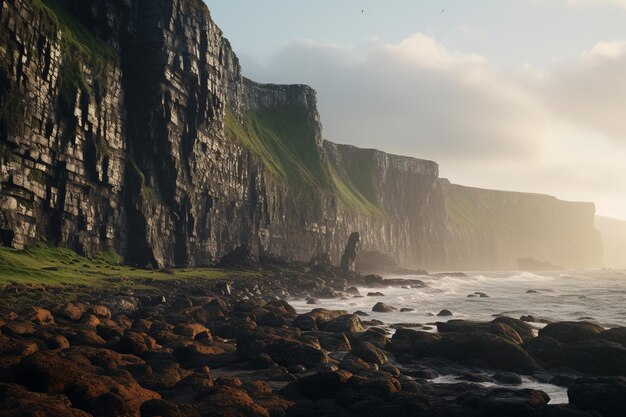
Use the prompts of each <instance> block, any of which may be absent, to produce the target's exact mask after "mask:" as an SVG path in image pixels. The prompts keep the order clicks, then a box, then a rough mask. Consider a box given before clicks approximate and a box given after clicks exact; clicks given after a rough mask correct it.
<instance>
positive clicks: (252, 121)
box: [226, 107, 331, 189]
mask: <svg viewBox="0 0 626 417" xmlns="http://www.w3.org/2000/svg"><path fill="white" fill-rule="evenodd" d="M242 116H243V117H242V123H240V122H239V121H238V120H237V119H236V117H235V116H234V115H233V113H232V112H231V111H227V113H226V132H227V133H228V134H230V135H231V136H232V137H234V138H236V139H237V140H239V141H240V142H241V143H242V144H243V145H244V146H245V147H246V148H248V149H249V150H250V151H252V152H253V153H254V154H256V155H257V156H259V157H260V158H261V160H262V161H263V163H264V165H265V166H266V167H267V168H268V169H269V171H270V172H271V173H272V174H274V175H276V176H278V177H280V178H283V179H285V180H287V181H288V182H289V183H291V184H308V185H311V186H314V187H316V188H319V189H328V188H329V187H330V185H331V182H330V178H329V176H328V172H327V170H326V169H325V166H324V164H323V163H322V160H321V158H320V152H319V150H318V148H317V146H316V144H315V130H314V127H313V126H311V123H310V121H309V117H308V113H307V110H306V109H305V108H302V107H281V108H276V109H271V110H263V111H255V112H250V111H244V112H243V115H242Z"/></svg>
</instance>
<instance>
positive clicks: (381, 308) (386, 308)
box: [372, 302, 397, 313]
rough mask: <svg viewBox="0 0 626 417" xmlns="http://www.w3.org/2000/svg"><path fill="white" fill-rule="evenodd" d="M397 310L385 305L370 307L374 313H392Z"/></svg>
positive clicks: (377, 304) (378, 304) (379, 304)
mask: <svg viewBox="0 0 626 417" xmlns="http://www.w3.org/2000/svg"><path fill="white" fill-rule="evenodd" d="M395 310H397V308H395V307H392V306H390V305H388V304H385V303H382V302H380V303H376V305H374V307H372V311H374V312H376V313H391V312H392V311H395Z"/></svg>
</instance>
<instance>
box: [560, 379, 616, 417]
mask: <svg viewBox="0 0 626 417" xmlns="http://www.w3.org/2000/svg"><path fill="white" fill-rule="evenodd" d="M567 395H568V397H569V402H570V404H572V405H575V406H577V407H578V408H580V409H582V410H586V411H598V412H599V413H600V414H602V416H603V417H622V416H623V415H624V410H626V379H625V378H623V377H620V378H584V379H579V380H578V381H576V383H575V384H574V386H573V387H571V388H570V389H569V390H568V391H567Z"/></svg>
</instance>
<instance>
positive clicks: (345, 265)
mask: <svg viewBox="0 0 626 417" xmlns="http://www.w3.org/2000/svg"><path fill="white" fill-rule="evenodd" d="M360 240H361V238H360V236H359V233H358V232H354V233H352V234H351V235H350V238H349V239H348V244H347V245H346V248H345V250H344V252H343V255H342V256H341V270H342V271H344V272H356V258H357V256H358V254H359V242H360Z"/></svg>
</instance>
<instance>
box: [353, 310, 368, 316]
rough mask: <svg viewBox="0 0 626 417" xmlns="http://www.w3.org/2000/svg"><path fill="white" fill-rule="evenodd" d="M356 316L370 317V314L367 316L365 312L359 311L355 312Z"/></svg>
mask: <svg viewBox="0 0 626 417" xmlns="http://www.w3.org/2000/svg"><path fill="white" fill-rule="evenodd" d="M354 315H355V316H360V317H369V314H367V313H366V312H365V311H361V310H357V311H355V312H354Z"/></svg>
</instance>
